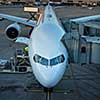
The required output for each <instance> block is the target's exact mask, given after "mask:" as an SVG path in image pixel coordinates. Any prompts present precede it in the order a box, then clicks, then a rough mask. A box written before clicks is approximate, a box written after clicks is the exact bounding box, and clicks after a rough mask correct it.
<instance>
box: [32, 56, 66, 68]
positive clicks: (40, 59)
mask: <svg viewBox="0 0 100 100" xmlns="http://www.w3.org/2000/svg"><path fill="white" fill-rule="evenodd" d="M33 60H34V61H35V63H39V64H41V65H45V66H54V65H57V64H60V63H63V62H64V60H65V57H64V55H63V54H62V55H59V56H57V57H55V58H52V59H46V58H44V57H42V56H40V55H37V54H35V55H34V57H33Z"/></svg>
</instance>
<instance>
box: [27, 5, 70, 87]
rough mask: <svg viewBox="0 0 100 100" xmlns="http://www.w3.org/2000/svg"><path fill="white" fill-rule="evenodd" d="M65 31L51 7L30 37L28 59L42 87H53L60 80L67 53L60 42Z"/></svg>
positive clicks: (48, 7) (47, 9)
mask: <svg viewBox="0 0 100 100" xmlns="http://www.w3.org/2000/svg"><path fill="white" fill-rule="evenodd" d="M64 34H65V31H64V30H63V28H62V27H61V26H60V24H59V22H58V20H57V18H56V15H55V13H54V12H53V9H52V7H51V6H49V5H48V6H47V7H46V8H45V11H44V15H43V16H42V18H41V21H40V23H39V25H38V26H37V27H35V28H34V30H33V31H32V34H31V36H30V43H29V59H30V63H31V66H32V69H33V73H34V75H35V77H36V79H37V80H38V81H39V82H40V84H42V85H43V86H44V87H47V88H51V87H54V86H55V85H56V84H57V83H58V82H59V81H60V80H61V78H62V76H63V74H64V72H65V69H66V66H67V62H68V61H67V60H68V52H67V50H66V48H65V46H64V45H63V43H62V42H61V38H62V36H63V35H64Z"/></svg>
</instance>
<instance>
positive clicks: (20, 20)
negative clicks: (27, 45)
mask: <svg viewBox="0 0 100 100" xmlns="http://www.w3.org/2000/svg"><path fill="white" fill-rule="evenodd" d="M0 18H3V19H7V20H10V21H14V22H18V23H21V24H24V25H27V26H31V27H34V26H36V21H33V20H29V21H28V19H27V18H20V17H15V16H12V15H7V14H0Z"/></svg>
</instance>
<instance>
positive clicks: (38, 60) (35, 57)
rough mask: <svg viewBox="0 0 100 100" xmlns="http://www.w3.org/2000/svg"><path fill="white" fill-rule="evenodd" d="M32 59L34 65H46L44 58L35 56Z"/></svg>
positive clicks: (46, 61)
mask: <svg viewBox="0 0 100 100" xmlns="http://www.w3.org/2000/svg"><path fill="white" fill-rule="evenodd" d="M33 59H34V61H35V62H36V63H39V64H42V65H46V66H47V65H48V60H47V59H46V58H44V57H41V56H39V55H37V54H35V56H34V57H33Z"/></svg>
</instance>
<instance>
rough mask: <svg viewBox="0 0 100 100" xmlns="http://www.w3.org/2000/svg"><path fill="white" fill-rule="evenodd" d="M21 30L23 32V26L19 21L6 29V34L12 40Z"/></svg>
mask: <svg viewBox="0 0 100 100" xmlns="http://www.w3.org/2000/svg"><path fill="white" fill-rule="evenodd" d="M20 32H21V27H20V26H19V25H18V24H17V23H14V24H11V25H9V26H8V27H7V28H6V30H5V33H6V36H7V37H8V39H10V40H16V38H17V37H18V36H19V34H20Z"/></svg>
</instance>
